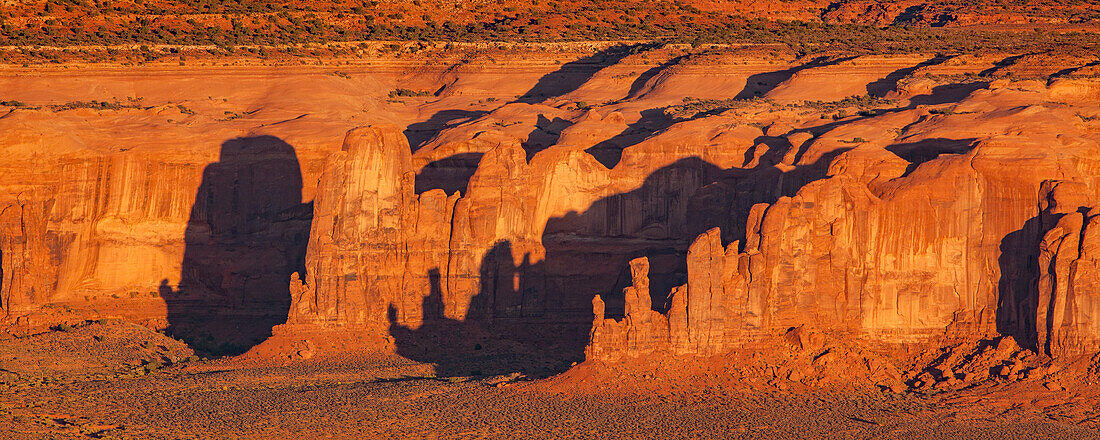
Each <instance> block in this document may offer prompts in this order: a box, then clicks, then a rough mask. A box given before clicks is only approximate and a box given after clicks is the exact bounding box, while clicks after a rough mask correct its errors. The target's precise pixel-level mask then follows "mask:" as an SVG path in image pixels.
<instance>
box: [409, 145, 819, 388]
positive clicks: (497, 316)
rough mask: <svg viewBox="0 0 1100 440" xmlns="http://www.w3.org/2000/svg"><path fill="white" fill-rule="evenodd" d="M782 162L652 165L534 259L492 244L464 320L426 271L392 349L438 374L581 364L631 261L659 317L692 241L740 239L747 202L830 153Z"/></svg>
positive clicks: (572, 222)
mask: <svg viewBox="0 0 1100 440" xmlns="http://www.w3.org/2000/svg"><path fill="white" fill-rule="evenodd" d="M788 145H789V144H788ZM836 154H839V152H838V153H836ZM782 156H783V151H776V152H772V153H769V154H767V155H765V156H763V158H762V162H761V164H760V165H759V166H757V167H755V168H751V169H740V168H731V169H722V168H720V167H717V166H715V165H713V164H711V163H709V162H706V161H704V160H702V159H699V158H696V157H691V158H686V159H681V160H679V161H677V162H675V163H673V164H670V165H668V166H665V167H662V168H660V169H658V170H656V171H654V172H653V173H652V174H650V175H649V176H648V177H646V179H645V180H644V181H643V183H642V185H641V186H640V187H638V188H637V189H634V190H631V191H627V192H624V193H621V194H616V195H612V196H608V197H605V198H603V199H600V200H597V201H595V202H594V203H593V204H592V205H590V206H589V207H588V208H587V209H586V210H584V211H583V212H571V213H568V214H566V215H563V216H559V217H554V218H551V219H550V220H548V221H547V223H546V225H545V228H544V233H543V235H542V246H543V249H544V250H545V257H544V258H542V259H541V260H537V261H534V260H533V259H532V257H531V255H530V254H522V255H520V254H519V253H518V252H513V251H514V249H513V248H514V245H513V243H510V242H508V241H500V242H497V243H495V244H494V245H493V246H492V248H491V249H490V250H489V251H488V252H487V253H486V254H485V255H484V256H483V257H482V259H481V263H480V266H479V272H478V278H479V280H480V290H479V291H478V292H477V294H476V295H474V296H473V297H472V298H471V299H470V304H469V308H468V310H467V313H466V314H465V319H451V318H447V317H446V316H448V315H450V316H454V314H444V313H443V312H444V301H443V298H444V289H443V284H444V280H442V279H441V278H442V275H441V272H440V270H439V269H433V270H431V271H429V273H428V274H427V276H428V280H429V284H430V286H431V288H430V293H429V295H428V296H427V297H425V298H424V300H423V315H422V316H423V320H422V321H420V322H416V323H412V322H407V321H402V320H400V319H399V318H398V315H399V313H398V311H397V310H396V308H394V307H393V306H391V307H390V309H389V313H388V316H389V330H390V334H391V336H392V337H393V339H394V343H395V346H396V350H397V353H398V354H400V355H402V356H405V357H407V358H409V359H413V360H416V361H419V362H426V363H433V364H436V366H437V374H439V375H442V376H466V375H482V374H485V375H490V374H506V373H511V372H521V373H524V374H527V375H529V376H535V377H538V376H546V375H551V374H556V373H558V372H561V371H564V370H565V369H568V368H569V366H570V365H571V364H572V363H573V362H579V361H582V360H583V358H584V347H585V345H586V344H587V340H588V337H587V336H588V331H589V330H590V328H591V325H592V302H591V301H592V298H593V297H594V296H595V295H600V296H601V297H602V298H603V299H604V301H605V302H606V314H607V316H608V317H622V316H623V314H624V305H625V298H624V295H623V292H622V290H623V288H625V287H627V286H628V285H629V284H630V273H629V267H628V264H627V263H628V262H629V261H630V260H632V259H634V258H638V257H643V256H644V257H647V258H649V259H650V261H651V262H652V263H653V264H652V265H651V273H650V282H651V295H652V301H653V307H654V309H657V310H658V311H662V312H663V311H665V310H667V307H668V304H667V303H668V297H669V295H670V292H671V291H672V289H673V288H674V287H675V286H678V285H682V284H684V283H686V281H687V267H686V264H687V262H686V255H687V251H688V248H689V246H690V245H691V243H692V241H694V240H695V238H696V237H697V236H698V235H699V234H701V233H703V232H705V231H707V230H708V229H710V228H713V227H720V228H721V229H722V233H723V240H724V241H725V243H726V244H728V243H730V242H731V241H732V240H740V239H743V238H744V233H745V223H746V221H747V217H748V211H749V208H751V207H752V205H754V204H757V203H771V202H774V201H775V200H776V199H778V198H779V197H782V196H790V195H793V194H794V193H795V192H796V191H798V189H799V188H801V187H802V186H803V185H805V184H806V183H809V182H810V181H813V180H817V179H819V178H823V177H825V172H826V170H827V166H828V163H829V162H830V161H831V160H832V159H833V158H834V157H835V154H834V155H829V156H827V157H824V158H822V159H821V160H820V161H818V162H816V163H814V164H813V165H808V166H804V167H799V168H797V169H795V170H793V171H789V172H787V173H783V172H781V171H779V169H777V168H775V166H774V164H775V161H776V160H777V158H779V157H782Z"/></svg>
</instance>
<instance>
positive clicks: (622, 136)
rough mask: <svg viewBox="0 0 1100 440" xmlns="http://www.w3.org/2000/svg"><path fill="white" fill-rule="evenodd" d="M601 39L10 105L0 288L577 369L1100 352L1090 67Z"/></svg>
mask: <svg viewBox="0 0 1100 440" xmlns="http://www.w3.org/2000/svg"><path fill="white" fill-rule="evenodd" d="M598 55H600V56H595V55H594V56H591V57H586V58H584V59H585V60H588V61H587V62H586V63H578V64H572V65H570V66H568V69H567V68H566V67H565V66H562V67H561V69H560V70H558V71H555V67H554V66H555V65H556V64H553V63H551V62H549V61H547V62H546V64H545V65H533V64H532V66H534V67H530V66H528V67H529V68H528V69H527V70H521V71H518V73H515V74H511V73H509V74H503V73H499V72H497V71H478V70H477V69H478V68H479V67H478V66H477V65H474V64H464V65H462V66H450V67H446V68H444V67H439V66H410V65H405V66H384V67H381V68H366V67H364V68H362V69H363V70H361V71H356V70H350V71H351V73H350V74H349V73H345V72H339V75H337V74H335V73H332V74H324V73H316V72H314V73H311V74H309V75H310V76H309V79H308V80H307V79H303V78H304V77H293V78H292V79H286V78H280V77H278V76H272V77H265V78H266V79H262V80H261V79H256V78H253V77H252V76H250V75H243V78H239V81H241V84H243V86H242V87H241V89H240V90H223V88H222V87H220V86H219V87H214V86H209V87H207V88H204V89H202V90H201V93H209V94H212V95H211V96H210V97H206V98H193V97H192V98H187V99H183V100H181V95H180V93H181V92H178V91H175V90H172V91H170V92H166V91H164V90H161V89H157V88H155V87H153V86H152V85H149V84H147V83H142V82H140V81H139V82H135V83H134V84H136V85H135V86H134V87H136V88H138V89H140V90H142V91H144V92H145V93H148V94H149V96H150V97H149V98H147V99H148V101H156V102H155V103H154V104H156V105H150V106H144V105H140V104H135V103H136V102H141V100H140V99H132V100H129V101H126V102H128V103H129V104H125V105H122V104H117V105H118V106H121V107H120V108H114V109H110V110H103V109H99V110H89V109H87V108H82V107H80V106H79V105H76V104H74V105H75V106H76V107H77V109H75V110H74V109H72V108H70V107H72V106H68V107H66V106H54V107H50V106H51V104H49V103H48V102H47V101H44V100H43V101H42V102H41V103H39V104H35V105H39V107H36V108H28V106H21V107H18V108H13V109H11V111H10V112H9V113H8V114H7V115H6V116H3V117H0V126H2V128H4V129H5V131H4V132H3V133H5V136H6V137H5V138H3V142H4V144H3V145H5V146H6V148H7V150H6V151H8V152H9V153H10V154H11V155H12V157H13V158H15V159H19V160H23V161H25V163H29V164H33V165H35V166H32V167H27V166H21V165H18V163H17V162H14V161H13V162H12V165H5V168H4V170H5V171H6V174H5V175H4V176H3V177H2V179H3V180H0V184H2V185H3V188H5V190H6V191H5V192H4V193H3V194H0V262H2V263H3V265H2V270H3V272H2V274H0V275H2V280H3V281H2V284H0V292H2V296H0V299H2V302H0V306H2V307H3V308H4V311H5V314H6V315H8V316H9V317H11V318H20V317H22V318H24V319H27V318H26V316H24V315H27V314H28V313H33V312H34V311H35V310H38V309H40V308H41V307H42V306H44V305H60V304H63V305H65V306H66V307H74V308H77V309H81V310H91V311H93V312H94V313H98V314H104V315H111V314H117V315H123V316H127V317H130V318H132V319H135V320H148V321H149V322H150V323H151V325H154V326H157V327H168V329H169V330H171V331H173V333H174V334H175V335H178V336H182V337H184V338H185V339H186V340H187V342H189V343H191V344H193V345H196V346H199V348H202V349H203V350H206V351H222V352H240V351H243V350H244V349H247V348H248V347H250V346H251V345H252V344H255V343H256V342H259V341H260V340H263V338H264V337H266V336H267V335H268V334H269V329H270V328H271V327H272V326H275V325H279V324H283V323H284V322H285V323H286V325H282V326H280V327H278V332H280V333H281V334H295V333H296V332H310V331H325V330H331V329H336V328H339V329H344V330H350V331H353V332H358V333H361V334H362V335H365V336H364V340H366V341H367V343H366V344H367V345H369V346H370V347H371V348H391V349H392V348H396V350H397V351H398V352H399V353H403V354H409V353H413V352H416V353H424V352H425V351H430V350H431V349H432V348H431V347H435V350H436V351H439V350H444V351H446V350H448V349H449V347H451V346H450V345H447V344H441V343H440V342H439V341H442V340H444V339H457V341H456V344H455V346H461V347H463V349H464V350H465V349H469V350H481V349H480V348H477V349H475V348H473V347H482V346H483V344H485V342H484V340H495V341H507V342H503V343H501V344H498V345H501V346H508V347H511V346H512V345H511V344H513V343H517V344H521V345H523V344H526V345H531V346H534V347H545V346H552V349H548V350H546V351H547V352H553V353H558V354H560V355H561V356H560V357H562V358H563V359H565V360H566V361H567V362H565V364H566V365H568V363H569V362H568V361H572V360H580V359H581V358H582V356H583V353H585V352H586V353H587V356H588V358H590V359H602V360H612V359H624V358H630V357H640V356H645V355H648V354H652V353H658V352H660V353H673V354H685V355H688V354H690V355H714V354H722V353H727V352H729V351H731V350H734V349H735V348H737V347H740V346H744V345H745V344H749V343H753V342H754V341H759V340H760V339H761V338H764V337H769V336H776V335H779V334H783V333H785V332H787V331H788V330H789V329H791V328H807V329H809V328H813V329H815V330H814V331H818V332H824V333H827V334H829V335H831V336H835V335H842V336H843V337H851V338H855V339H859V340H866V341H876V342H907V343H919V342H922V341H928V340H930V339H931V338H942V337H945V336H946V337H955V338H980V337H988V336H994V335H1010V336H1012V337H1013V338H1014V340H1016V341H1018V342H1019V343H1020V345H1021V346H1024V347H1025V348H1031V349H1035V350H1040V351H1043V352H1045V353H1048V354H1051V355H1054V356H1063V355H1070V354H1082V353H1089V352H1095V351H1097V347H1096V343H1097V335H1098V331H1100V330H1098V325H1097V324H1096V321H1095V318H1094V317H1093V316H1094V315H1095V312H1094V309H1095V308H1096V307H1095V306H1094V304H1093V302H1092V301H1091V299H1090V298H1092V296H1094V294H1093V293H1092V289H1091V286H1092V284H1093V281H1092V279H1093V278H1095V277H1094V276H1092V275H1091V273H1092V271H1093V266H1094V263H1093V262H1092V261H1093V257H1092V256H1091V255H1092V253H1094V252H1093V251H1094V250H1093V249H1092V244H1091V243H1092V241H1094V240H1093V238H1092V236H1093V235H1095V231H1093V229H1094V228H1093V226H1094V225H1092V219H1093V216H1094V215H1095V213H1094V212H1093V211H1092V209H1093V207H1094V206H1095V203H1096V202H1094V201H1095V200H1096V196H1097V194H1096V191H1097V190H1098V188H1097V182H1096V177H1095V176H1096V174H1097V169H1100V161H1098V158H1100V151H1097V150H1098V148H1100V145H1098V141H1100V135H1098V132H1100V130H1098V126H1097V123H1098V122H1097V121H1098V120H1100V119H1098V118H1100V114H1098V112H1100V110H1098V109H1097V107H1096V106H1095V103H1096V93H1095V92H1096V84H1097V80H1096V72H1094V71H1093V70H1090V67H1088V66H1087V64H1088V63H1087V62H1085V61H1082V60H1076V59H1061V58H1058V59H1057V60H1058V61H1057V62H1055V61H1051V60H1052V59H1055V58H1052V57H1051V56H1048V57H1047V58H1044V57H1043V56H1040V55H1027V56H1018V55H1004V56H996V57H969V56H956V57H946V56H938V57H933V56H929V55H922V54H914V55H904V56H901V55H898V56H863V57H851V56H833V57H815V58H813V59H792V60H786V61H781V60H778V59H777V60H766V59H762V58H760V57H759V55H758V54H755V53H750V52H745V53H741V52H737V51H732V50H723V49H713V48H712V49H706V50H701V49H700V50H696V49H692V48H689V47H686V46H685V47H671V46H670V47H662V46H659V45H639V46H627V47H612V48H608V49H605V50H603V51H602V52H601V53H600V54H598ZM372 69H373V70H372ZM406 69H407V70H411V71H412V73H411V74H408V72H406ZM256 75H257V76H262V75H259V74H256ZM302 75H305V74H302ZM509 75H511V76H509ZM1010 77H1011V79H1010ZM540 78H541V79H540ZM27 81H28V84H30V85H29V86H26V87H24V89H27V88H29V89H30V90H39V92H38V93H39V95H34V94H30V95H28V96H29V97H26V98H22V99H27V100H28V101H30V102H32V103H33V102H34V101H33V100H32V98H34V97H35V96H39V99H43V98H41V96H44V95H45V94H46V93H47V92H46V91H45V90H46V88H44V87H45V86H43V85H41V84H39V83H38V82H35V80H27ZM132 81H138V80H132ZM250 81H255V82H257V83H259V84H262V85H267V84H272V83H273V84H275V85H276V86H277V87H276V88H275V89H272V90H268V91H264V92H255V91H254V90H252V88H250V87H245V86H244V85H249V84H252V85H255V84H253V83H251V82H250ZM125 84H126V83H125V82H124V81H123V82H120V83H119V84H114V83H108V85H109V86H108V87H106V89H107V90H115V89H117V90H123V89H125V88H126V85H125ZM219 84H220V83H219ZM396 85H400V86H408V87H415V88H416V89H415V90H414V89H408V88H404V87H401V88H392V89H391V88H390V87H391V86H396ZM35 87H37V89H36V88H35ZM253 88H255V87H253ZM421 89H422V90H421ZM96 90H98V89H96ZM308 90H319V91H322V92H323V93H318V94H317V97H316V98H311V97H310V96H309V93H307V91H308ZM432 91H434V92H432ZM20 93H30V92H20ZM49 93H54V92H49ZM96 93H101V92H98V91H97V92H96ZM196 93H200V92H198V91H197V92H196ZM215 95H216V96H222V95H225V96H228V97H229V98H233V99H229V98H223V99H222V100H218V99H215V98H213V96H215ZM51 96H52V95H51ZM594 97H595V98H599V99H598V100H597V99H595V98H594ZM97 99H98V98H97ZM310 99H316V100H317V101H318V102H320V104H318V105H320V107H318V108H321V109H322V110H323V111H317V112H316V113H315V112H314V110H312V108H307V107H304V105H305V104H303V103H308V102H310ZM252 102H254V103H257V104H252V105H253V106H255V107H256V108H253V107H250V106H249V105H246V104H242V103H252ZM307 109H308V110H310V111H308V112H307V111H306V110H307ZM185 110H186V111H185ZM89 121H92V122H89ZM180 121H183V122H180ZM47 122H49V123H50V124H47ZM51 124H52V125H51ZM83 124H92V125H93V127H94V128H93V129H87V128H86V129H73V130H72V131H71V132H66V131H65V128H64V127H81V126H83ZM96 124H100V125H96ZM37 126H44V127H48V128H44V129H42V133H43V134H41V135H39V136H37V137H36V136H32V135H29V134H27V133H30V131H28V130H30V128H28V127H37ZM353 126H358V127H359V128H356V129H353V130H351V131H347V129H348V128H349V127H353ZM57 127H62V128H57ZM105 127H124V128H126V129H127V130H131V131H135V132H136V131H148V132H149V133H150V134H148V135H142V136H138V135H133V134H130V135H129V137H127V134H126V130H122V129H118V128H110V129H109V128H105ZM150 127H152V128H157V129H156V130H150ZM190 132H199V133H201V134H202V138H201V139H202V142H201V145H200V146H198V147H193V148H192V147H188V146H187V145H186V143H182V144H181V142H180V141H179V140H178V139H176V137H177V136H182V135H183V134H184V133H190ZM67 133H68V134H67ZM345 133H346V134H345ZM341 135H343V136H344V138H343V142H342V143H340V142H339V141H338V139H339V138H340V136H341ZM145 137H148V138H149V139H150V141H149V142H148V144H141V143H140V142H139V141H141V140H142V139H144V138H145ZM227 139H228V140H227ZM47 144H48V145H52V149H47V150H48V151H52V153H50V154H49V155H47V156H39V155H37V154H38V153H37V151H38V150H39V149H40V148H39V147H42V146H44V145H47ZM48 145H47V146H48ZM131 145H133V146H131ZM337 147H339V148H337ZM13 160H14V159H13ZM593 312H595V318H596V319H595V320H594V322H593V319H592V318H593ZM246 328H247V329H250V330H247V331H244V330H242V329H246ZM807 331H810V330H807ZM586 333H588V334H590V337H589V338H586V337H585V334H586ZM473 335H476V338H475V337H474V336H473ZM233 338H236V339H239V340H237V341H233V343H232V344H237V345H232V344H231V345H228V346H225V344H226V343H228V341H229V340H231V339H233ZM464 338H465V339H464ZM467 339H468V340H467ZM475 339H476V341H475ZM586 344H587V349H585V346H586ZM413 348H415V350H413ZM493 348H496V347H493ZM490 351H491V350H490ZM494 353H496V352H494ZM409 356H412V355H411V354H409ZM419 359H420V360H429V361H434V359H431V358H419Z"/></svg>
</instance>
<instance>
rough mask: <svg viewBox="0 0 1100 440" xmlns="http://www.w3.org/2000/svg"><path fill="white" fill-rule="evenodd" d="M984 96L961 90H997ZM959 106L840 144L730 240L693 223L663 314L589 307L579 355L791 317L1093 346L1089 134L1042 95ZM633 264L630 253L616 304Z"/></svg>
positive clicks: (669, 342) (797, 322) (726, 341)
mask: <svg viewBox="0 0 1100 440" xmlns="http://www.w3.org/2000/svg"><path fill="white" fill-rule="evenodd" d="M1001 93H1007V91H1003V92H1001ZM996 95H997V93H994V94H991V95H988V97H987V98H983V97H981V96H975V97H972V98H971V99H970V101H971V102H973V101H977V100H980V99H990V100H994V99H1001V98H1005V97H1007V96H1004V95H1002V96H1001V98H995V96H996ZM966 104H967V102H966V101H964V103H963V105H966ZM964 118H966V119H967V121H968V123H971V124H978V125H977V126H974V125H969V126H967V127H965V128H963V129H962V130H960V129H959V128H960V127H954V128H952V127H951V126H952V125H953V124H951V122H950V121H949V120H948V119H950V118H936V117H933V118H924V120H923V121H918V122H915V123H913V124H911V125H909V126H908V127H907V130H903V132H902V135H903V136H904V135H905V134H906V131H919V132H921V133H920V134H919V135H918V136H920V137H924V138H925V139H926V140H923V141H919V142H910V143H904V144H900V145H899V144H894V145H890V146H887V147H886V148H885V149H884V148H882V147H881V146H877V145H874V142H873V141H869V142H867V143H865V144H864V143H861V144H860V145H858V146H856V147H855V148H853V149H850V150H848V151H845V152H844V153H842V154H840V155H839V156H838V157H837V158H836V159H834V160H833V161H832V162H831V165H830V168H829V177H828V178H826V179H822V180H819V181H815V182H812V183H810V184H808V185H806V186H805V187H803V188H802V189H800V190H799V191H798V193H797V194H796V195H794V196H793V197H783V198H780V199H779V200H777V201H776V202H774V203H771V204H761V205H757V206H754V207H753V209H752V211H751V212H752V214H751V215H750V220H749V222H748V224H747V226H746V235H745V236H746V240H745V242H744V244H743V245H742V244H740V243H737V242H734V243H731V244H729V245H726V246H723V242H722V241H721V239H720V238H721V235H720V233H719V231H717V230H711V231H708V232H707V233H705V234H702V235H700V236H699V237H698V238H697V239H696V240H695V242H694V243H693V244H692V246H691V249H690V251H689V253H688V256H687V265H688V267H687V273H688V280H687V284H686V285H684V286H681V287H678V288H676V289H674V290H673V293H672V296H671V298H670V300H669V303H668V304H669V308H668V310H667V312H665V313H662V314H655V313H654V312H652V311H651V310H649V309H648V308H647V307H645V306H646V304H644V303H636V304H635V305H632V306H630V307H628V310H629V311H630V313H628V314H627V316H626V317H625V319H623V320H615V319H603V317H602V314H601V313H600V311H601V310H602V305H601V304H599V303H597V304H596V307H595V308H594V309H595V311H596V320H595V323H594V324H593V329H592V343H591V344H590V345H589V347H588V349H587V353H588V357H589V358H595V359H613V358H621V357H628V356H639V355H643V354H648V353H653V352H660V351H667V352H672V353H692V354H713V353H720V352H724V351H728V350H729V349H730V348H731V346H732V345H733V344H736V343H738V342H746V341H752V340H755V339H759V338H760V337H762V336H765V335H769V334H777V333H779V332H782V331H783V330H784V329H787V328H792V327H798V326H801V325H810V326H812V327H815V328H819V329H827V330H829V331H832V332H835V333H842V334H852V335H858V336H860V337H863V338H866V339H869V340H875V341H883V342H906V341H909V342H920V341H924V340H928V339H930V338H932V337H941V336H943V335H945V334H947V335H954V336H961V335H966V336H969V337H983V336H991V335H996V334H998V332H999V333H1000V334H1005V335H1011V336H1014V337H1015V338H1016V339H1017V340H1018V341H1020V342H1021V344H1022V345H1025V346H1028V347H1031V348H1033V349H1034V348H1038V349H1039V350H1041V351H1043V352H1046V353H1048V354H1051V355H1054V356H1062V355H1075V354H1091V353H1094V352H1095V351H1096V350H1097V347H1098V346H1097V337H1098V336H1100V333H1097V331H1096V326H1095V323H1094V318H1093V315H1094V310H1095V305H1094V301H1093V300H1092V299H1091V298H1092V297H1093V296H1094V294H1093V292H1092V290H1093V289H1091V287H1090V286H1091V283H1092V282H1091V281H1088V275H1086V274H1088V273H1090V272H1089V271H1090V270H1091V268H1092V264H1093V263H1092V257H1090V256H1089V255H1090V254H1089V252H1090V250H1091V247H1090V246H1091V245H1090V244H1089V240H1090V239H1092V235H1093V234H1090V233H1089V227H1090V225H1091V223H1089V219H1091V217H1090V215H1092V214H1090V209H1091V208H1090V207H1091V206H1092V205H1091V200H1093V199H1094V198H1095V196H1096V180H1095V172H1094V170H1095V169H1096V166H1097V161H1096V159H1095V158H1096V157H1097V156H1096V154H1097V152H1098V150H1097V149H1098V148H1100V144H1098V143H1097V141H1096V138H1095V135H1091V134H1089V133H1088V132H1087V131H1079V130H1076V129H1075V128H1071V127H1079V125H1078V126H1075V123H1074V121H1073V120H1072V118H1073V116H1071V115H1070V114H1066V113H1063V112H1060V111H1059V110H1058V109H1056V108H1051V107H1046V106H1040V107H1027V108H1017V109H1014V110H1013V111H1011V112H1004V113H1002V114H999V115H984V116H977V117H966V116H964ZM1016 118H1019V119H1016ZM937 119H940V120H938V121H937ZM1053 119H1060V121H1061V122H1057V123H1055V122H1054V121H1053ZM1043 120H1050V122H1051V124H1050V125H1046V126H1047V127H1059V128H1058V129H1053V130H1050V129H1043V128H1042V126H1043V125H1044V123H1043V122H1041V121H1043ZM1008 121H1015V122H1012V123H1009V122H1008ZM1006 123H1009V124H1018V125H1013V129H1012V133H1011V134H1010V135H1008V136H990V137H985V138H981V139H980V140H973V139H970V140H967V141H965V142H961V143H960V142H953V141H951V140H950V139H949V138H948V137H947V136H944V137H940V136H939V135H938V134H936V133H934V132H935V131H939V130H952V131H955V135H956V136H951V137H957V135H958V134H965V132H968V131H980V130H990V131H992V130H996V128H995V127H996V126H998V125H1000V124H1006ZM914 129H916V130H914ZM960 131H961V132H962V133H960ZM825 141H826V139H819V140H818V141H817V142H815V143H814V144H815V145H811V146H810V147H809V151H812V150H814V148H815V146H816V144H817V143H823V142H825ZM940 153H946V154H940ZM807 154H810V153H807ZM899 156H900V157H899ZM903 158H906V159H908V160H906V159H903ZM646 266H647V265H645V264H643V263H642V262H635V263H632V268H634V269H635V276H634V279H635V285H634V287H630V288H628V290H627V291H626V297H627V299H628V302H629V301H630V298H632V297H634V296H633V295H632V292H634V291H635V290H639V289H643V288H644V287H639V284H641V285H642V286H644V285H645V284H646V279H645V277H646V273H645V270H644V268H645V267H646ZM642 309H644V310H642ZM638 341H644V342H638Z"/></svg>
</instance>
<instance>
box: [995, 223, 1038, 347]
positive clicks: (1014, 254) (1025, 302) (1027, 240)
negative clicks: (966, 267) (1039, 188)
mask: <svg viewBox="0 0 1100 440" xmlns="http://www.w3.org/2000/svg"><path fill="white" fill-rule="evenodd" d="M1041 223H1042V222H1041V219H1040V217H1038V216H1036V217H1032V218H1031V219H1029V220H1028V221H1027V222H1025V223H1024V226H1023V227H1021V228H1020V229H1018V230H1016V231H1013V232H1011V233H1009V234H1008V235H1005V237H1004V238H1003V239H1001V246H1000V250H1001V256H1000V257H999V258H998V260H997V263H998V265H999V267H1000V270H1001V278H1000V280H999V281H998V283H997V332H998V333H1000V334H1002V335H1006V336H1012V337H1013V338H1015V339H1016V343H1017V344H1019V345H1020V346H1021V347H1023V348H1027V349H1030V350H1033V351H1038V345H1039V339H1038V334H1037V333H1036V314H1037V313H1038V306H1039V304H1038V302H1037V301H1038V286H1037V284H1036V283H1037V282H1038V278H1039V273H1038V270H1039V260H1038V259H1039V255H1038V254H1039V241H1040V240H1041V238H1042V237H1041V234H1042V232H1043V231H1041V230H1040V229H1041V226H1040V225H1041Z"/></svg>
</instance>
